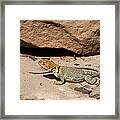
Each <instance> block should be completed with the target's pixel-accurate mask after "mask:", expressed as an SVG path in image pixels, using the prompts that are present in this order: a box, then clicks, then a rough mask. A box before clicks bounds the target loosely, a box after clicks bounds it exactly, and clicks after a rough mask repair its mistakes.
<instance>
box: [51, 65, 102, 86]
mask: <svg viewBox="0 0 120 120" xmlns="http://www.w3.org/2000/svg"><path fill="white" fill-rule="evenodd" d="M52 72H53V74H54V75H55V76H56V77H57V78H59V79H60V80H59V81H57V84H63V83H64V82H65V81H69V82H83V81H86V82H87V83H89V84H92V85H93V84H95V83H96V81H97V80H100V73H99V72H98V71H97V70H94V69H90V68H75V67H67V66H59V65H57V64H56V66H55V67H54V68H53V69H52Z"/></svg>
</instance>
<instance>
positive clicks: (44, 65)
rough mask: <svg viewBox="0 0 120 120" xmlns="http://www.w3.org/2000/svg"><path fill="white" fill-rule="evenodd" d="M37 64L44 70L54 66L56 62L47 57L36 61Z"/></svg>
mask: <svg viewBox="0 0 120 120" xmlns="http://www.w3.org/2000/svg"><path fill="white" fill-rule="evenodd" d="M38 64H39V65H40V66H41V67H42V68H44V69H46V70H52V69H53V68H54V67H55V66H56V64H55V63H54V62H53V61H52V60H50V59H47V58H45V59H41V60H40V61H39V62H38Z"/></svg>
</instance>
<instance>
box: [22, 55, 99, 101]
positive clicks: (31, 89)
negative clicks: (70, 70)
mask: <svg viewBox="0 0 120 120" xmlns="http://www.w3.org/2000/svg"><path fill="white" fill-rule="evenodd" d="M41 58H43V57H37V56H31V55H26V54H21V55H20V99H21V100H96V99H98V100H99V99H100V85H99V86H96V85H89V84H88V83H86V82H83V83H70V82H66V83H65V84H63V85H56V84H55V83H54V81H55V77H54V76H53V75H52V74H31V73H30V72H33V73H41V72H45V70H44V69H43V68H41V67H40V66H39V65H38V61H39V60H40V59H41ZM50 59H51V60H53V61H54V62H55V63H57V64H61V65H65V66H71V67H74V66H75V67H89V68H94V69H96V70H98V71H99V70H100V64H99V63H100V55H95V56H89V57H76V60H75V59H74V57H70V56H66V57H50ZM83 86H84V87H83Z"/></svg>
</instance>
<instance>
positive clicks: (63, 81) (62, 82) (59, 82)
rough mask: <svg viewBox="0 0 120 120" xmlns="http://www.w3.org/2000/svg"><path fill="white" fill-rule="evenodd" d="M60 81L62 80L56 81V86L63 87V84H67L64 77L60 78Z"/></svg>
mask: <svg viewBox="0 0 120 120" xmlns="http://www.w3.org/2000/svg"><path fill="white" fill-rule="evenodd" d="M59 79H60V80H56V81H55V84H56V85H63V84H64V83H65V79H64V77H63V76H60V77H59Z"/></svg>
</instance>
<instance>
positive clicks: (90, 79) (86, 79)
mask: <svg viewBox="0 0 120 120" xmlns="http://www.w3.org/2000/svg"><path fill="white" fill-rule="evenodd" d="M85 81H86V82H87V83H88V84H91V85H94V84H95V83H96V82H97V78H96V77H95V78H91V77H88V76H87V77H86V78H85Z"/></svg>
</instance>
